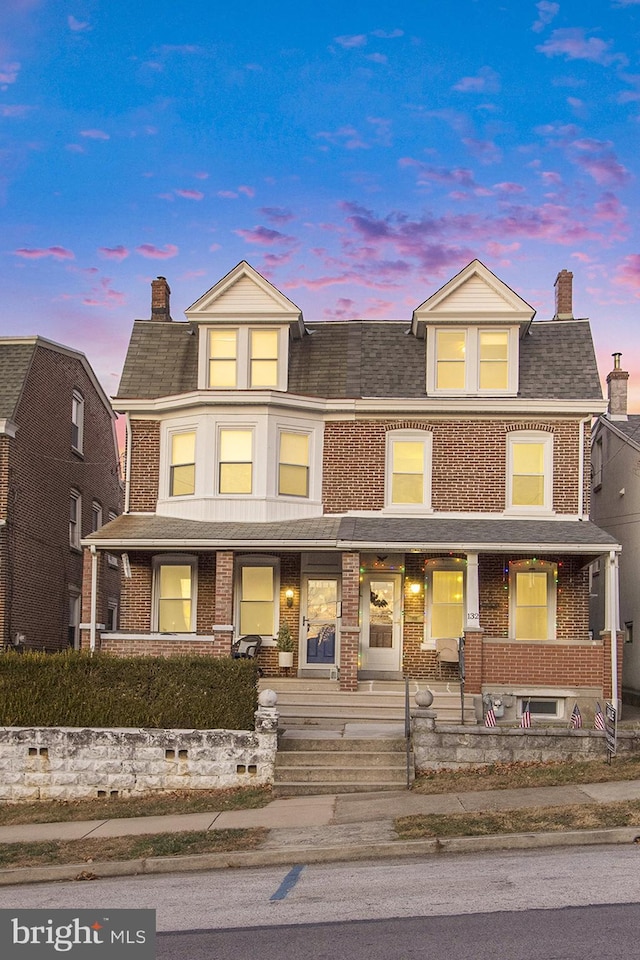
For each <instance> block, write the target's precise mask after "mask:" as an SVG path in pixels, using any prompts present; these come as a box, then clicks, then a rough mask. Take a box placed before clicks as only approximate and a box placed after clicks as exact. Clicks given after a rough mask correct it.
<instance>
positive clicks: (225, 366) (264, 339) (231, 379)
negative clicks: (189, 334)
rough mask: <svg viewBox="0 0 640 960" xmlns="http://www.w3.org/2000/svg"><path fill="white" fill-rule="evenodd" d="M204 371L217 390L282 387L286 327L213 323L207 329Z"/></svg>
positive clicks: (204, 380) (205, 383)
mask: <svg viewBox="0 0 640 960" xmlns="http://www.w3.org/2000/svg"><path fill="white" fill-rule="evenodd" d="M203 342H205V343H206V350H207V356H206V374H204V369H203V366H202V365H201V368H200V370H201V380H200V382H201V384H202V385H203V386H206V387H209V388H212V389H217V390H246V389H247V388H250V389H253V390H258V389H263V390H285V389H286V362H285V361H286V357H285V354H286V344H287V342H288V330H287V329H286V328H280V327H261V326H260V327H251V326H239V327H212V328H209V329H208V330H207V338H206V341H201V343H203Z"/></svg>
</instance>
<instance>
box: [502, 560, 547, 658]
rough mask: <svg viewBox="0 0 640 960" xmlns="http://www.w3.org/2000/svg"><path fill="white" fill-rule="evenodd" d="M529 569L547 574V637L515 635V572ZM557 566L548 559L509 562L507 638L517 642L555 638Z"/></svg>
mask: <svg viewBox="0 0 640 960" xmlns="http://www.w3.org/2000/svg"><path fill="white" fill-rule="evenodd" d="M527 570H531V571H533V572H534V573H546V575H547V637H545V638H544V639H536V638H534V637H516V573H526V572H527ZM557 575H558V568H557V566H556V564H555V563H551V562H550V561H548V560H536V561H535V562H534V561H533V560H532V561H531V563H530V565H529V566H526V564H524V565H523V564H522V562H519V561H517V560H516V561H514V562H513V563H510V564H509V639H510V640H514V641H516V642H517V643H545V642H546V641H548V640H555V639H556V634H557V631H556V610H557V604H558V590H557V585H556V577H557Z"/></svg>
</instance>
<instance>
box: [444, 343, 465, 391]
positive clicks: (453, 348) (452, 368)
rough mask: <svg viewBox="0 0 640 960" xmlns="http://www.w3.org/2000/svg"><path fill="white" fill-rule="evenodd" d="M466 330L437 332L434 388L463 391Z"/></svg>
mask: <svg viewBox="0 0 640 960" xmlns="http://www.w3.org/2000/svg"><path fill="white" fill-rule="evenodd" d="M466 354H467V331H466V330H438V331H437V333H436V388H437V389H438V390H464V389H465V387H466V369H467V367H466V359H467V357H466Z"/></svg>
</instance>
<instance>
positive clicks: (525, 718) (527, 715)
mask: <svg viewBox="0 0 640 960" xmlns="http://www.w3.org/2000/svg"><path fill="white" fill-rule="evenodd" d="M520 726H521V727H530V726H531V700H527V705H526V707H525V708H524V709H523V711H522V716H521V717H520Z"/></svg>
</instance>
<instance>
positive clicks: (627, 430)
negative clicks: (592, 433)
mask: <svg viewBox="0 0 640 960" xmlns="http://www.w3.org/2000/svg"><path fill="white" fill-rule="evenodd" d="M598 422H599V423H603V424H605V425H606V426H608V427H610V428H611V429H613V430H615V431H616V433H620V434H622V436H623V437H626V439H627V440H631V441H632V442H633V443H634V444H635V446H637V447H640V414H638V413H630V414H629V416H628V417H627V419H626V420H609V419H607V417H600V419H599V421H598Z"/></svg>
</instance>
